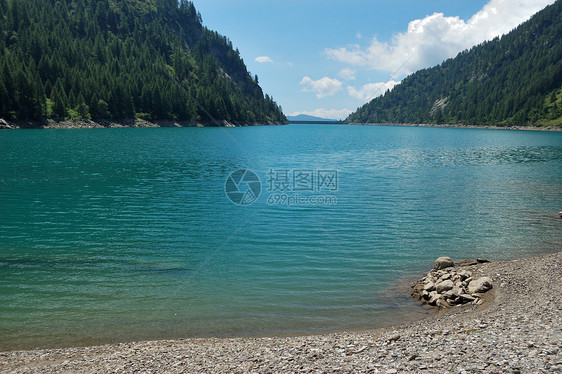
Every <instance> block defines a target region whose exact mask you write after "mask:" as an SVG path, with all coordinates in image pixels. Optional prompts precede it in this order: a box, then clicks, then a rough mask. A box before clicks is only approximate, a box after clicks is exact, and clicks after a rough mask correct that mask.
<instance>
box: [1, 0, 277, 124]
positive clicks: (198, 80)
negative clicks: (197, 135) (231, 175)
mask: <svg viewBox="0 0 562 374" xmlns="http://www.w3.org/2000/svg"><path fill="white" fill-rule="evenodd" d="M134 117H136V118H142V119H147V120H157V119H174V120H193V121H201V122H208V123H214V121H215V120H227V121H232V122H239V123H256V122H265V121H275V122H285V121H286V119H285V116H284V115H283V113H282V111H281V108H280V107H279V106H278V105H277V104H276V103H275V102H274V101H273V99H272V98H271V97H269V96H268V95H264V93H263V92H262V89H261V88H260V86H259V85H258V79H257V77H252V76H251V75H250V74H249V73H248V71H247V69H246V66H245V64H244V61H243V60H242V58H241V57H240V54H239V52H238V50H236V49H234V48H233V46H232V43H231V42H230V41H229V40H228V39H227V38H226V37H224V36H221V35H219V34H218V33H216V32H213V31H210V30H208V29H207V28H205V27H204V26H203V25H202V21H201V15H200V14H199V13H198V12H197V11H196V9H195V7H194V6H193V3H191V2H190V1H186V0H182V1H180V2H179V3H178V2H177V1H176V0H143V1H141V0H66V1H64V0H0V118H4V119H8V120H36V121H40V120H44V119H47V118H49V119H55V120H62V119H68V118H93V119H125V118H134Z"/></svg>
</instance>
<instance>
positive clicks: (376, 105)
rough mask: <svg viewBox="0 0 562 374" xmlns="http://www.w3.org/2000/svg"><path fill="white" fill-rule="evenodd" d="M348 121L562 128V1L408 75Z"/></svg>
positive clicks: (352, 115)
mask: <svg viewBox="0 0 562 374" xmlns="http://www.w3.org/2000/svg"><path fill="white" fill-rule="evenodd" d="M347 121H348V122H362V123H367V122H371V123H377V122H378V123H380V122H392V123H452V124H457V123H462V124H470V125H499V126H509V125H534V126H541V125H554V126H562V1H561V0H558V1H557V2H556V3H554V4H553V5H551V6H548V7H546V8H545V9H544V10H542V11H540V12H539V13H537V14H536V15H535V16H533V17H532V18H531V19H530V20H529V21H527V22H525V23H523V24H522V25H520V26H519V27H517V28H516V29H514V30H513V31H511V32H510V33H508V34H506V35H504V36H503V37H501V38H499V37H497V38H495V39H494V40H491V41H488V42H484V43H482V44H480V45H478V46H476V47H474V48H472V49H471V50H470V51H464V52H461V53H460V54H459V55H458V56H457V57H455V58H453V59H449V60H447V61H445V62H443V63H442V64H440V65H438V66H436V67H433V68H430V69H423V70H420V71H418V72H416V73H414V74H412V75H410V76H408V77H406V78H405V79H404V80H403V81H402V83H401V84H399V85H397V86H395V87H394V89H393V90H392V91H387V92H386V93H385V95H383V96H382V97H379V98H376V99H374V100H372V101H371V102H370V103H368V104H366V105H364V106H362V107H361V108H359V109H358V110H357V111H356V112H355V113H353V114H351V115H350V116H349V117H348V118H347Z"/></svg>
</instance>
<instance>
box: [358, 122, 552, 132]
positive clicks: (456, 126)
mask: <svg viewBox="0 0 562 374" xmlns="http://www.w3.org/2000/svg"><path fill="white" fill-rule="evenodd" d="M348 125H353V126H398V127H437V128H452V129H486V130H517V131H554V132H558V131H562V127H560V126H540V127H539V126H490V125H483V126H477V125H463V124H433V123H386V122H385V123H358V122H350V123H349V124H348Z"/></svg>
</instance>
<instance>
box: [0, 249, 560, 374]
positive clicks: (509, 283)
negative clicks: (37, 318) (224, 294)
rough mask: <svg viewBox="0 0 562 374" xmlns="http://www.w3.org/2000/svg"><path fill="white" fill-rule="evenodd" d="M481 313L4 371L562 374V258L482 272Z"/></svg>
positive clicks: (126, 352) (184, 344)
mask: <svg viewBox="0 0 562 374" xmlns="http://www.w3.org/2000/svg"><path fill="white" fill-rule="evenodd" d="M471 271H472V272H474V274H478V275H479V276H487V277H490V278H491V279H492V281H493V283H494V288H493V290H492V291H490V292H488V293H487V294H486V295H487V296H486V298H485V299H484V300H483V301H484V302H483V303H482V304H480V305H474V304H470V305H463V306H458V307H452V308H448V309H446V310H442V311H440V312H438V313H436V314H435V315H434V316H432V317H430V318H427V319H424V320H422V321H418V322H412V323H408V324H405V325H401V326H396V327H391V328H384V329H377V330H372V331H362V332H349V333H334V334H326V335H318V336H300V337H273V338H239V339H187V340H174V341H154V342H135V343H122V344H115V345H104V346H97V347H85V348H65V349H51V350H49V349H46V350H33V351H19V352H0V372H2V373H78V372H79V373H115V372H119V373H133V372H142V373H164V372H165V373H184V372H185V373H387V374H391V373H513V374H516V373H557V372H560V373H562V287H561V276H562V252H558V253H554V254H550V255H546V256H542V257H534V258H529V259H522V260H516V261H509V262H491V263H484V264H479V265H478V266H476V267H474V268H473V269H471Z"/></svg>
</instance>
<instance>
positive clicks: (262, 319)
mask: <svg viewBox="0 0 562 374" xmlns="http://www.w3.org/2000/svg"><path fill="white" fill-rule="evenodd" d="M0 150H1V154H2V160H1V163H0V348H1V349H16V348H31V347H38V346H40V347H51V346H67V345H74V344H95V343H105V342H115V341H128V340H136V339H159V338H174V337H193V336H245V335H274V334H301V333H316V332H324V331H334V330H344V329H356V328H364V327H377V326H381V325H385V324H388V323H393V322H396V321H400V320H402V319H404V318H409V317H411V316H412V314H419V313H421V311H420V310H419V309H418V308H417V306H415V305H414V304H413V303H411V302H410V301H409V300H408V298H407V297H405V296H402V295H400V296H392V295H390V294H389V292H388V287H391V286H392V285H393V284H394V282H396V281H397V280H398V279H400V278H402V277H407V276H411V275H417V274H419V273H421V272H424V271H426V270H427V269H428V268H429V267H431V264H432V261H433V260H434V259H435V258H436V257H438V256H440V255H449V256H451V257H453V258H457V259H458V258H467V257H468V258H475V257H486V258H489V259H494V260H499V259H512V258H519V257H525V256H531V255H535V254H543V253H549V252H553V251H557V250H560V248H561V247H562V220H560V218H558V211H560V210H562V133H546V132H535V131H496V130H475V129H438V128H432V129H429V128H413V127H367V126H365V127H360V126H337V125H291V126H284V127H253V128H228V129H225V128H180V129H175V128H157V129H101V130H44V131H41V130H39V131H28V130H21V131H3V132H0ZM241 168H247V169H250V170H251V171H253V172H254V173H255V174H256V175H257V176H258V177H259V179H260V181H261V188H260V190H259V192H260V195H259V198H258V199H257V200H256V201H255V202H253V203H252V204H249V205H236V204H233V203H232V202H231V201H230V200H229V198H228V197H227V195H226V194H225V181H226V180H227V177H228V176H229V174H230V173H231V172H233V171H235V170H237V169H241ZM330 178H332V179H330ZM244 186H247V185H245V184H241V185H240V186H239V188H240V190H241V192H244V191H245V190H244ZM309 187H310V189H311V190H312V191H310V190H309ZM297 197H298V202H297ZM246 201H247V200H246ZM284 203H285V204H284ZM289 203H290V205H289Z"/></svg>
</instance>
